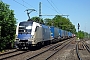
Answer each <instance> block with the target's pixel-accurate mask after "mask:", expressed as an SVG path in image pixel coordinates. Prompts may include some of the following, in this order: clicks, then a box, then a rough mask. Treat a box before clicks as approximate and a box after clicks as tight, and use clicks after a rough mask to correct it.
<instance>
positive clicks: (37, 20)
mask: <svg viewBox="0 0 90 60" xmlns="http://www.w3.org/2000/svg"><path fill="white" fill-rule="evenodd" d="M31 20H34V21H35V22H38V23H42V24H43V23H44V22H43V19H41V18H39V17H37V16H36V17H32V18H31Z"/></svg>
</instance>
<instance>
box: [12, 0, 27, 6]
mask: <svg viewBox="0 0 90 60" xmlns="http://www.w3.org/2000/svg"><path fill="white" fill-rule="evenodd" d="M13 1H15V2H16V3H18V4H20V5H21V6H23V7H25V8H28V7H26V6H25V5H23V4H21V3H19V2H18V1H16V0H13Z"/></svg>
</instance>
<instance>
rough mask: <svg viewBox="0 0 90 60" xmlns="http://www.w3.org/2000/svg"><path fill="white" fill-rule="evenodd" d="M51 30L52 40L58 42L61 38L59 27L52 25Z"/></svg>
mask: <svg viewBox="0 0 90 60" xmlns="http://www.w3.org/2000/svg"><path fill="white" fill-rule="evenodd" d="M50 31H51V42H57V41H58V39H59V29H58V28H56V27H54V26H51V27H50Z"/></svg>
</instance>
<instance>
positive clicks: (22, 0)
mask: <svg viewBox="0 0 90 60" xmlns="http://www.w3.org/2000/svg"><path fill="white" fill-rule="evenodd" d="M22 1H23V2H24V3H26V4H27V5H29V6H31V7H33V6H32V5H30V4H29V3H27V2H26V1H24V0H22Z"/></svg>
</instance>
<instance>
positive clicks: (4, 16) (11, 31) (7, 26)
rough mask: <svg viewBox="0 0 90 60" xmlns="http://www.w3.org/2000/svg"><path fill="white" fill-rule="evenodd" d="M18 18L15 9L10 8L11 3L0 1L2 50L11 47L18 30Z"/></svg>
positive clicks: (0, 43) (0, 40) (0, 42)
mask: <svg viewBox="0 0 90 60" xmlns="http://www.w3.org/2000/svg"><path fill="white" fill-rule="evenodd" d="M15 24H16V19H15V17H14V11H13V10H10V9H9V5H8V4H6V3H3V2H2V1H0V26H1V27H2V28H1V39H0V50H2V49H4V48H9V46H10V45H12V44H13V43H14V40H15V32H16V25H15Z"/></svg>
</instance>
